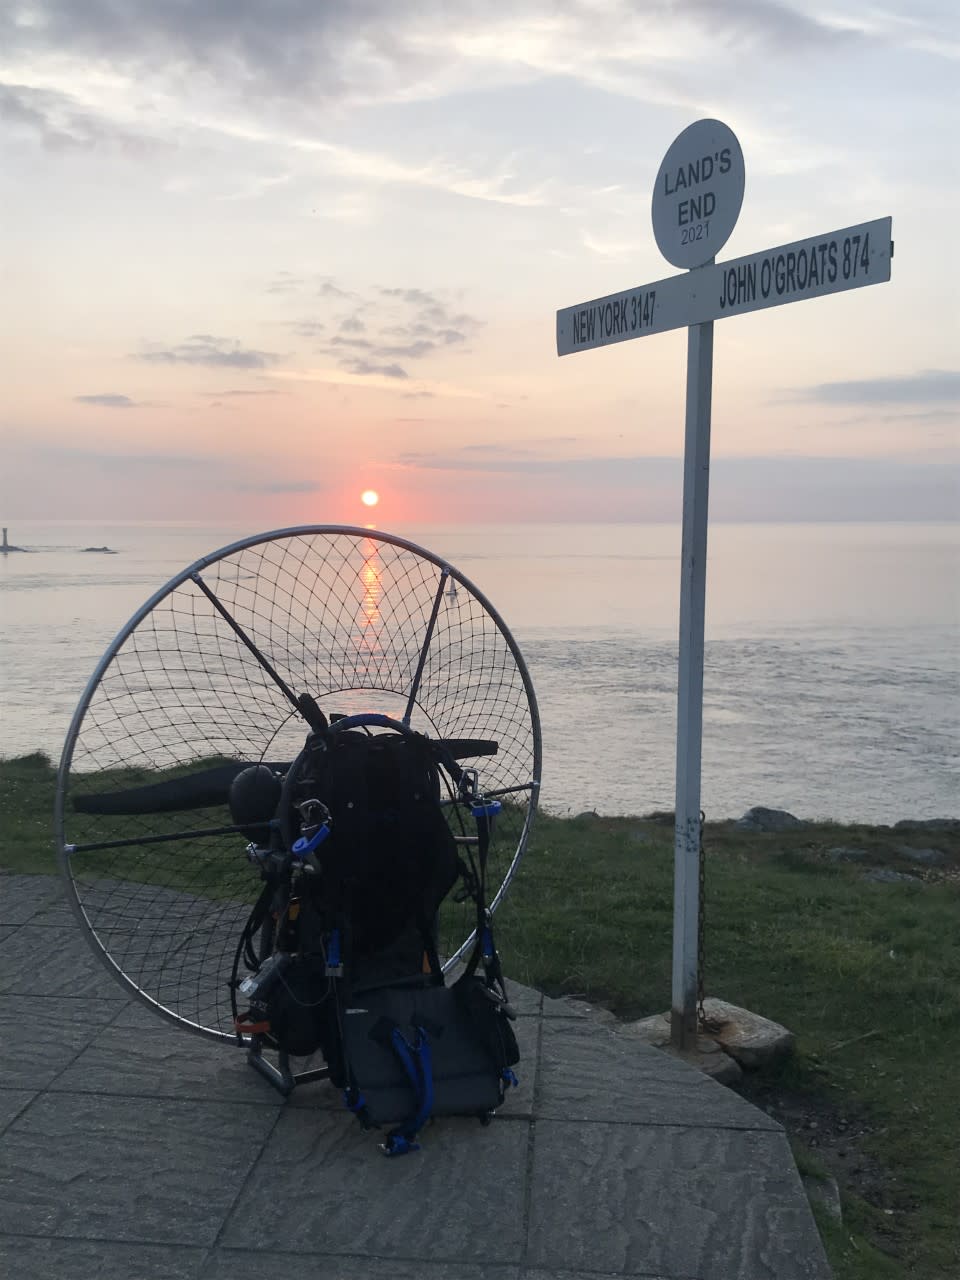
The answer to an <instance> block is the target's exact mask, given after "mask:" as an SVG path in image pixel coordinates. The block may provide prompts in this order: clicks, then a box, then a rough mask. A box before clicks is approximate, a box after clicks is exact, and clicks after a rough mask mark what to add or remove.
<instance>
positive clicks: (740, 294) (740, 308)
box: [557, 218, 893, 356]
mask: <svg viewBox="0 0 960 1280" xmlns="http://www.w3.org/2000/svg"><path fill="white" fill-rule="evenodd" d="M892 225H893V222H892V219H891V218H876V219H874V221H872V222H861V223H858V224H857V225H856V226H853V227H842V228H841V229H840V230H839V231H828V232H827V233H826V234H825V235H820V236H811V237H810V238H809V239H808V240H795V241H794V242H793V243H792V244H781V245H777V246H776V248H773V249H764V250H763V251H762V252H760V253H751V254H749V255H748V256H747V257H745V258H733V259H732V260H731V261H730V262H718V263H715V264H709V265H707V266H703V267H697V268H695V269H694V270H692V271H688V272H686V273H685V274H684V275H679V276H670V277H669V278H668V279H666V280H658V281H656V283H655V284H644V285H639V286H638V287H637V288H636V289H628V290H627V291H626V292H624V293H613V294H610V295H609V296H608V297H606V298H594V299H593V300H592V301H591V302H582V303H580V305H579V306H576V307H565V308H564V309H563V310H562V311H558V312H557V354H558V355H561V356H566V355H570V354H572V353H573V352H574V351H590V350H591V349H592V348H594V347H607V346H610V345H612V344H613V343H614V342H627V341H628V340H629V339H631V338H644V337H646V336H647V334H650V333H665V332H666V331H667V330H668V329H682V328H684V327H686V326H687V325H692V324H704V323H706V322H707V321H709V320H722V319H725V318H726V317H727V316H738V315H744V314H745V313H746V312H748V311H762V310H764V309H765V308H766V307H779V306H783V305H784V304H785V303H787V302H802V301H803V300H804V299H806V298H822V297H824V296H825V295H826V294H829V293H843V292H846V291H847V290H848V289H862V288H863V287H864V286H865V285H870V284H883V283H884V282H885V281H887V280H889V279H890V261H891V258H892V257H893V243H892V241H891V239H890V236H891V228H892Z"/></svg>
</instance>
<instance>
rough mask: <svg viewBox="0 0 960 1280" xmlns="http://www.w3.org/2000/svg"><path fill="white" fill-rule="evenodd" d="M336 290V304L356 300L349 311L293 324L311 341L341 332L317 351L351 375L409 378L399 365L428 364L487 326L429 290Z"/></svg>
mask: <svg viewBox="0 0 960 1280" xmlns="http://www.w3.org/2000/svg"><path fill="white" fill-rule="evenodd" d="M327 283H328V284H330V283H331V282H327ZM331 289H332V291H331V293H330V295H329V297H330V300H331V301H332V302H333V303H334V304H336V303H337V302H339V301H340V300H341V299H343V298H349V299H350V301H351V306H350V309H349V310H348V311H338V310H337V309H336V306H335V305H334V306H332V307H331V313H330V319H329V320H326V319H319V318H315V317H311V318H306V319H300V320H295V321H292V322H290V323H291V327H292V328H293V329H294V330H295V332H297V333H298V334H299V335H300V336H301V337H305V338H313V337H323V335H324V334H325V333H326V332H327V330H328V329H335V330H336V332H335V333H333V335H332V336H331V337H330V338H327V339H326V340H325V341H323V342H321V343H320V344H319V345H318V348H317V349H318V350H319V351H322V352H324V353H325V354H326V355H329V356H331V357H332V358H333V359H334V360H335V361H336V363H337V364H338V366H339V367H340V368H341V369H345V370H347V371H349V372H351V373H368V374H379V375H383V376H386V377H391V378H406V377H408V376H409V375H408V373H407V371H406V370H405V369H404V368H403V366H402V365H401V364H399V363H398V362H399V361H410V360H424V359H427V358H428V357H430V356H433V355H436V354H437V353H439V352H442V351H444V350H447V349H450V348H455V347H462V346H464V345H465V344H466V343H467V342H468V341H469V339H470V338H471V337H472V336H473V335H474V334H475V333H477V332H478V331H479V330H480V329H481V328H482V326H483V322H482V321H481V320H480V319H478V318H477V317H476V316H472V315H469V314H468V313H467V312H465V311H463V310H461V309H460V308H459V307H457V306H455V305H453V304H452V303H451V301H449V300H448V299H447V298H445V297H443V296H442V295H441V294H439V293H435V292H430V291H428V290H426V289H420V288H397V287H386V286H379V287H376V288H374V289H373V290H372V291H371V292H368V293H366V294H361V293H358V292H357V291H355V290H351V291H347V290H345V289H341V288H340V287H339V286H336V285H332V284H331Z"/></svg>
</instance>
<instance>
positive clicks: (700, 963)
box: [697, 809, 707, 1031]
mask: <svg viewBox="0 0 960 1280" xmlns="http://www.w3.org/2000/svg"><path fill="white" fill-rule="evenodd" d="M706 820H707V817H706V814H705V813H704V812H703V810H702V809H701V810H700V903H699V909H698V912H697V1030H698V1031H699V1030H703V1028H704V1027H706V1025H707V1015H706V1013H705V1011H704V1008H703V975H704V967H705V965H704V944H703V933H704V928H703V926H704V920H705V900H704V899H705V888H706V861H707V858H706V853H705V852H704V848H703V828H704V824H705V823H706Z"/></svg>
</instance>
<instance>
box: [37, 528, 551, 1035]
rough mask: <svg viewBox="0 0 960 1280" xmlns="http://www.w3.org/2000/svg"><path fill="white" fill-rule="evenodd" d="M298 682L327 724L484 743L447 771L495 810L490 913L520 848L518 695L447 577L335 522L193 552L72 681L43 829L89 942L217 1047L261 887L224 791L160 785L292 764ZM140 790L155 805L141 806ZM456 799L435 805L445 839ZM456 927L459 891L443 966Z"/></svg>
mask: <svg viewBox="0 0 960 1280" xmlns="http://www.w3.org/2000/svg"><path fill="white" fill-rule="evenodd" d="M304 694H306V695H309V696H311V697H312V698H313V699H315V701H316V703H317V704H318V706H319V707H320V709H321V711H323V712H324V714H325V715H326V716H327V717H330V716H331V715H333V716H336V715H351V716H352V715H358V714H371V715H383V716H388V717H390V718H391V719H393V720H396V721H403V722H405V723H407V724H409V727H410V728H411V729H413V730H415V731H418V732H420V733H424V734H426V735H427V736H428V737H430V738H432V739H443V740H445V741H447V740H451V739H453V740H458V741H460V740H464V739H467V740H470V742H472V743H473V744H474V745H476V746H478V747H479V746H485V750H484V752H483V754H481V755H478V756H477V757H475V758H471V757H469V756H466V757H461V758H460V760H459V763H460V765H461V766H462V767H463V768H465V769H476V770H477V773H478V779H479V785H480V789H481V791H482V792H483V794H484V795H485V796H487V797H488V798H496V799H499V800H500V802H501V804H502V810H501V812H500V814H499V816H498V818H497V820H496V823H495V826H494V830H493V837H492V840H491V844H490V850H489V860H488V871H487V886H488V890H487V891H488V898H489V899H490V904H491V906H492V907H494V908H495V907H496V905H497V904H498V903H499V902H500V900H501V899H502V897H503V895H504V893H505V891H506V889H507V886H508V885H509V883H510V880H511V878H512V877H513V875H514V872H515V871H516V869H517V865H518V863H519V861H520V858H521V856H522V854H523V851H524V848H525V846H526V843H527V838H528V835H529V832H530V826H531V822H532V819H533V816H534V813H535V811H536V805H537V796H538V790H539V777H540V725H539V717H538V713H537V705H536V699H535V697H534V693H533V689H532V686H531V684H530V678H529V675H528V673H527V670H526V667H525V665H524V662H523V659H522V657H521V656H520V653H519V650H518V649H517V646H516V643H515V642H514V640H513V637H512V636H511V635H510V632H509V631H508V630H507V628H506V626H505V625H504V623H503V621H502V620H501V618H500V617H499V615H498V614H497V612H496V610H495V609H494V608H493V607H492V606H491V605H490V604H489V602H488V601H487V600H486V599H485V598H484V596H483V595H482V594H481V593H480V592H479V591H478V590H477V589H476V588H475V587H474V586H472V585H471V583H470V582H469V581H468V580H467V579H466V578H464V577H463V575H462V574H460V573H459V572H457V570H455V569H453V568H452V567H451V566H450V565H448V564H446V563H445V562H444V561H443V560H442V559H440V558H438V557H437V556H435V555H433V554H431V553H430V552H429V551H425V550H424V549H422V548H421V547H418V546H416V545H414V544H413V543H411V542H407V541H405V540H404V539H402V538H398V537H394V536H392V535H388V534H384V533H379V532H373V531H370V530H364V529H357V528H349V527H342V526H307V527H302V528H295V529H285V530H281V531H279V532H275V533H267V534H261V535H258V536H255V537H251V538H247V539H245V540H243V541H242V542H237V543H234V544H232V545H231V546H228V547H225V548H224V549H223V550H221V551H218V552H215V553H214V554H212V555H210V556H206V557H204V558H203V559H201V560H198V561H197V562H196V563H195V564H193V565H191V566H190V567H189V568H187V569H185V570H184V571H183V572H182V573H180V574H178V575H177V576H176V577H175V578H173V579H172V580H171V581H170V582H169V583H167V585H166V586H165V587H163V588H162V589H161V590H160V591H158V592H157V593H156V595H154V596H153V597H152V598H151V599H150V600H148V601H147V603H146V604H145V605H144V606H143V607H142V608H141V609H140V610H139V611H138V612H137V613H136V614H135V615H134V616H133V618H132V619H131V620H130V622H129V623H128V624H127V625H126V626H125V627H124V628H123V630H122V631H121V632H120V634H119V635H118V636H117V638H116V639H115V640H114V641H113V643H112V644H111V645H110V647H109V648H108V650H107V652H106V653H105V654H104V656H103V658H102V659H101V661H100V663H99V665H98V666H97V669H96V671H95V672H94V674H93V676H92V677H91V679H90V682H89V684H88V686H87V688H86V691H85V692H84V694H83V697H82V698H81V701H80V704H79V706H78V708H77V711H76V713H75V715H74V717H73V721H72V723H71V726H70V729H69V732H68V734H67V739H66V743H65V745H64V750H63V756H62V759H61V762H60V774H59V780H58V787H57V802H56V827H57V838H58V842H59V846H60V859H61V866H62V869H63V872H64V875H65V877H66V880H67V882H68V886H69V892H70V896H71V898H72V900H73V904H74V906H75V908H76V910H77V911H78V913H79V916H80V919H81V922H82V924H83V926H84V929H85V932H86V934H87V936H88V939H89V941H90V943H91V945H92V946H93V948H94V950H95V951H96V952H97V953H98V954H99V955H100V956H101V957H102V958H103V959H104V961H105V962H106V963H107V965H108V967H109V968H110V969H111V970H112V971H113V973H114V975H115V976H116V977H118V978H119V979H120V981H121V982H122V983H123V984H124V985H125V986H126V987H127V988H128V989H129V990H132V991H133V992H134V993H135V994H136V995H138V996H139V997H140V998H141V999H143V1000H145V1001H146V1002H147V1003H148V1004H149V1005H151V1006H152V1007H153V1008H155V1009H156V1010H157V1011H158V1012H159V1013H161V1014H164V1015H166V1016H167V1017H170V1018H173V1019H174V1020H175V1021H177V1022H178V1023H180V1024H182V1025H185V1026H187V1027H189V1028H191V1029H192V1030H195V1031H199V1032H202V1033H205V1034H208V1035H213V1036H217V1037H223V1038H230V1039H234V1038H235V1031H234V1029H233V1022H232V1014H231V1009H230V991H229V986H228V984H229V981H230V975H231V968H232V964H233V959H234V954H235V951H236V947H237V940H238V938H239V936H240V933H241V931H242V929H243V926H244V924H245V922H246V920H247V917H248V915H249V913H250V909H251V905H252V904H253V902H254V901H255V900H256V898H257V896H258V894H259V892H260V889H261V883H260V880H259V876H258V872H257V870H256V868H255V867H254V866H253V865H251V862H250V861H249V860H248V858H247V857H246V854H245V848H246V843H247V838H246V837H245V836H243V835H240V834H238V833H237V831H236V830H235V829H234V830H230V827H231V825H232V820H231V816H230V812H229V809H228V807H227V803H226V799H227V796H226V794H224V795H223V796H222V797H218V798H217V801H216V803H209V797H208V798H207V800H206V801H204V803H203V805H202V807H197V799H196V795H195V794H194V795H193V800H192V803H191V804H190V805H188V806H186V807H180V808H177V807H171V806H170V804H169V794H171V793H172V794H173V795H175V796H176V795H178V794H179V791H178V788H176V787H175V788H170V787H169V786H168V785H167V784H169V783H170V782H172V781H174V780H177V779H183V780H184V782H183V784H182V785H183V786H184V787H186V788H187V789H188V790H189V786H190V783H189V782H188V781H187V780H188V779H194V780H195V779H196V778H197V777H203V776H216V775H214V774H213V771H214V770H221V771H222V770H223V769H224V768H225V767H227V766H229V765H231V764H234V765H236V764H239V763H241V762H242V763H244V764H251V763H257V762H260V761H267V762H270V763H271V764H274V763H275V762H279V763H280V764H282V763H283V762H291V761H294V760H295V759H296V757H297V755H298V753H299V752H300V751H301V749H302V748H303V745H304V741H305V737H306V734H307V733H308V732H309V727H308V725H307V724H306V723H305V721H304V719H303V716H302V715H301V713H300V711H298V710H297V709H296V706H295V704H294V701H293V699H295V698H297V697H300V696H302V695H304ZM493 743H495V744H496V750H495V752H493V753H490V749H491V744H493ZM462 745H465V746H469V745H470V744H469V743H467V744H462ZM157 786H160V787H163V788H165V789H166V792H167V793H168V796H167V802H166V803H165V805H161V806H160V810H161V811H154V812H143V809H144V807H145V806H144V803H143V797H144V794H145V788H156V787H157ZM124 793H127V794H126V796H124ZM151 794H155V793H151ZM148 800H149V796H148ZM177 803H178V802H177ZM146 807H147V808H154V809H156V808H157V806H156V805H150V804H147V805H146ZM124 809H127V810H130V811H129V812H123V811H122V810H124ZM461 809H462V806H461V805H458V804H454V803H450V804H448V805H447V806H446V807H445V812H446V813H447V814H448V815H449V817H448V820H449V821H450V824H451V826H452V827H453V828H454V833H455V834H462V825H461V824H462V815H461V813H460V812H459V811H460V810H461ZM98 810H106V811H98ZM137 810H139V811H137ZM474 922H475V909H474V907H473V904H472V903H471V902H465V903H457V902H456V901H454V900H453V899H448V901H447V902H446V903H445V904H444V906H443V908H442V909H441V915H440V937H439V951H440V955H441V957H442V958H443V959H444V968H445V969H449V968H450V967H451V966H452V965H453V964H455V963H456V961H457V960H458V959H459V958H460V957H461V956H462V955H463V954H464V952H465V951H466V950H467V948H468V947H469V946H470V944H471V942H472V939H473V929H474Z"/></svg>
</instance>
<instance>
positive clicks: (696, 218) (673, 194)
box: [653, 120, 744, 267]
mask: <svg viewBox="0 0 960 1280" xmlns="http://www.w3.org/2000/svg"><path fill="white" fill-rule="evenodd" d="M743 186H744V171H743V152H742V151H741V150H740V143H739V142H738V141H737V135H736V134H735V133H734V132H733V130H732V129H728V128H727V126H726V125H725V124H722V123H721V122H720V121H719V120H698V121H697V122H696V124H692V125H690V126H689V127H688V128H686V129H684V131H683V133H681V134H680V135H679V136H678V137H676V138H675V139H674V141H673V142H672V143H671V145H670V149H669V150H668V151H667V154H666V155H665V156H664V157H663V163H662V164H661V165H660V172H659V173H658V174H657V181H656V185H655V186H654V188H653V234H654V235H655V236H656V239H657V245H658V246H659V249H660V252H661V253H662V254H663V256H664V257H665V258H666V260H667V261H668V262H672V263H673V265H674V266H675V267H702V266H703V264H704V263H705V262H709V261H710V259H711V258H713V257H714V256H715V255H716V254H717V253H718V252H719V251H720V250H721V249H722V248H723V246H724V245H725V244H726V243H727V240H728V239H729V237H730V232H731V231H732V230H733V228H734V227H735V226H736V225H737V218H738V217H739V216H740V206H741V205H742V204H743Z"/></svg>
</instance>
